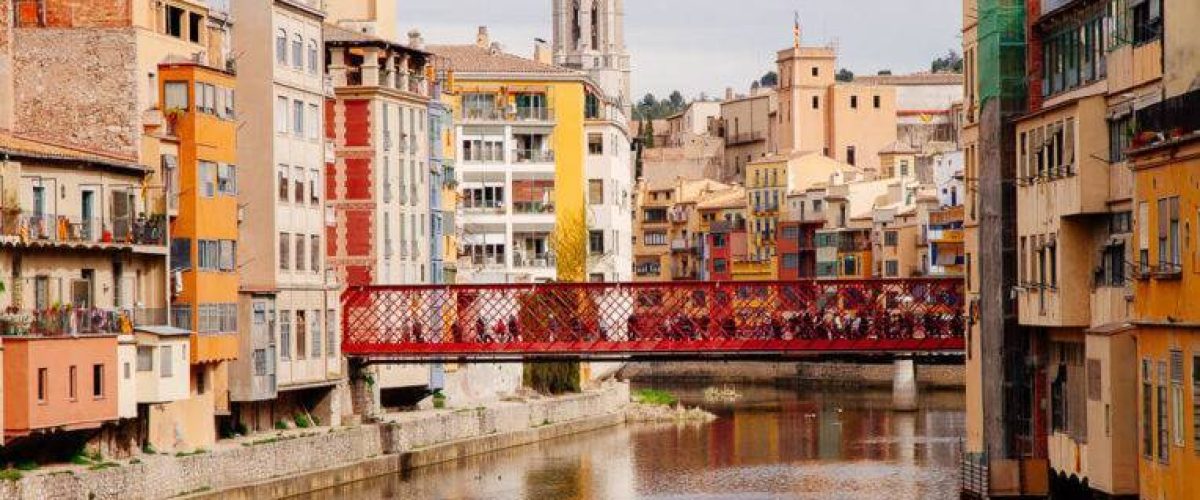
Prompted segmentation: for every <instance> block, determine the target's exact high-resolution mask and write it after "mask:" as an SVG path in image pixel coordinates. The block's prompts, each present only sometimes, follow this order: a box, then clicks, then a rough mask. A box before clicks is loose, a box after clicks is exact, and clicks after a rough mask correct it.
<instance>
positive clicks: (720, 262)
mask: <svg viewBox="0 0 1200 500" xmlns="http://www.w3.org/2000/svg"><path fill="white" fill-rule="evenodd" d="M728 270H729V261H727V260H725V259H713V272H714V273H724V272H727V271H728Z"/></svg>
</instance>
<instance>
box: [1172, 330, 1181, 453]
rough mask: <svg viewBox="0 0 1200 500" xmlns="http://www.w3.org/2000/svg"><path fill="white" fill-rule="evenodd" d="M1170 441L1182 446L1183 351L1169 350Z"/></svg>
mask: <svg viewBox="0 0 1200 500" xmlns="http://www.w3.org/2000/svg"><path fill="white" fill-rule="evenodd" d="M1170 361H1171V366H1170V370H1171V443H1173V444H1174V445H1175V446H1183V351H1179V350H1171V359H1170Z"/></svg>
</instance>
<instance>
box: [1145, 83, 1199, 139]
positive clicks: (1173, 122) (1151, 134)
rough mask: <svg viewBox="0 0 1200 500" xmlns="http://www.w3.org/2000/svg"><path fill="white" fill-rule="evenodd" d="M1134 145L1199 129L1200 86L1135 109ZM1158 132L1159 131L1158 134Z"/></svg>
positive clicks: (1194, 131) (1173, 137)
mask: <svg viewBox="0 0 1200 500" xmlns="http://www.w3.org/2000/svg"><path fill="white" fill-rule="evenodd" d="M1135 122H1136V123H1137V126H1138V134H1136V135H1135V136H1134V138H1133V142H1134V144H1133V147H1134V148H1138V147H1143V146H1148V145H1151V144H1153V143H1155V142H1159V141H1162V140H1170V139H1175V138H1178V137H1182V136H1186V135H1189V134H1194V133H1200V90H1193V91H1191V92H1188V93H1186V94H1181V95H1178V96H1175V97H1172V98H1170V99H1166V100H1164V101H1162V102H1159V103H1156V104H1154V105H1151V106H1147V107H1145V108H1143V109H1140V110H1138V111H1137V118H1136V119H1135ZM1160 134H1161V135H1160Z"/></svg>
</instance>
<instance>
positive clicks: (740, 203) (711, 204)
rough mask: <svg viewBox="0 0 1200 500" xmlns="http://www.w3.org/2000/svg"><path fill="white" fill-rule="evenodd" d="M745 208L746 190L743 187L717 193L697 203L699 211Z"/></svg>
mask: <svg viewBox="0 0 1200 500" xmlns="http://www.w3.org/2000/svg"><path fill="white" fill-rule="evenodd" d="M745 206H746V189H745V188H743V187H741V186H733V187H731V188H729V189H726V190H724V191H716V192H713V193H711V194H709V195H707V196H702V197H701V198H700V201H699V202H697V203H696V208H697V209H699V210H708V209H714V208H742V207H745Z"/></svg>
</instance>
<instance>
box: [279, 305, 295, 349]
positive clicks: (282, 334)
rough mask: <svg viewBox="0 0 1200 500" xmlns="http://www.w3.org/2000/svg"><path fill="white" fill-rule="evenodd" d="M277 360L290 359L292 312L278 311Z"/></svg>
mask: <svg viewBox="0 0 1200 500" xmlns="http://www.w3.org/2000/svg"><path fill="white" fill-rule="evenodd" d="M279 358H280V359H283V360H290V359H292V312H291V311H279Z"/></svg>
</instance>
